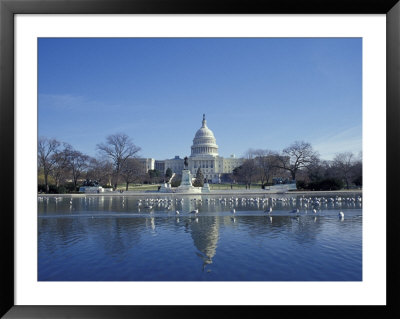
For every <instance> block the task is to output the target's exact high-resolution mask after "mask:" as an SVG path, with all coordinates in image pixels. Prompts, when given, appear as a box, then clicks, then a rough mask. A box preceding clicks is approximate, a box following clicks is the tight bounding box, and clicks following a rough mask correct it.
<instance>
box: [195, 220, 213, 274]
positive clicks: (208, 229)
mask: <svg viewBox="0 0 400 319" xmlns="http://www.w3.org/2000/svg"><path fill="white" fill-rule="evenodd" d="M196 219H197V222H195V223H191V224H190V233H191V236H192V239H193V243H194V245H195V246H196V248H197V249H198V250H199V251H200V252H201V254H198V256H200V257H201V258H202V260H203V270H204V268H205V266H206V265H208V264H211V263H212V258H213V257H214V256H215V254H216V251H217V243H218V228H219V226H218V219H217V218H216V217H215V216H205V217H203V218H201V219H200V221H199V218H196Z"/></svg>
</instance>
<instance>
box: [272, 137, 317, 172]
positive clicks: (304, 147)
mask: <svg viewBox="0 0 400 319" xmlns="http://www.w3.org/2000/svg"><path fill="white" fill-rule="evenodd" d="M318 158H319V155H318V153H317V152H315V151H314V150H313V148H312V146H311V144H310V143H306V142H303V141H296V142H294V143H293V144H292V145H290V146H289V147H287V148H285V149H284V150H283V151H282V154H281V155H280V156H278V157H277V159H278V160H279V164H278V166H279V167H280V168H282V169H284V170H287V171H289V172H290V174H291V177H292V179H293V180H295V179H296V174H297V172H298V171H299V170H300V169H302V168H306V167H308V166H309V165H311V164H312V163H314V162H315V161H317V160H318Z"/></svg>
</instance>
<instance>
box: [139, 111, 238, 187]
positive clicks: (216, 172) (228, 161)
mask: <svg viewBox="0 0 400 319" xmlns="http://www.w3.org/2000/svg"><path fill="white" fill-rule="evenodd" d="M145 160H146V164H147V163H151V165H153V166H152V167H153V168H149V169H154V167H155V166H156V169H160V170H161V169H163V170H164V171H163V173H164V174H165V172H166V171H167V169H168V168H170V169H171V170H172V172H173V173H176V174H182V170H183V169H184V159H183V158H180V157H179V156H175V158H173V159H166V160H163V161H162V160H154V159H151V160H152V161H150V162H149V161H148V160H150V159H145ZM243 162H244V159H243V158H236V157H235V156H234V155H231V157H228V158H223V157H221V156H219V155H218V145H217V143H216V139H215V136H214V133H213V132H212V131H211V130H210V129H209V128H208V127H207V121H206V118H205V115H204V114H203V121H202V125H201V127H200V128H199V129H198V130H197V132H196V134H195V136H194V139H193V144H192V146H191V154H190V157H188V164H189V166H188V169H189V170H190V173H191V174H192V175H193V176H196V173H197V170H198V168H201V171H202V172H203V175H204V178H205V179H206V180H207V182H211V183H219V182H220V177H221V174H230V173H232V171H233V170H234V169H235V167H238V166H240V165H242V164H243Z"/></svg>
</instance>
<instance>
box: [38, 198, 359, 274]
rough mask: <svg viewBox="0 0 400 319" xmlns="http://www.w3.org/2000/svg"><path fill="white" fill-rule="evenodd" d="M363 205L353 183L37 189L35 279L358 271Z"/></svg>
mask: <svg viewBox="0 0 400 319" xmlns="http://www.w3.org/2000/svg"><path fill="white" fill-rule="evenodd" d="M146 199H147V201H146ZM150 199H153V200H150ZM146 206H152V207H151V208H150V207H146ZM361 206H362V205H361V195H360V194H349V193H347V194H338V195H327V196H325V197H322V196H318V197H316V196H309V195H305V196H303V195H297V196H295V195H293V194H288V195H255V196H243V195H240V196H237V195H235V196H232V195H224V196H211V195H210V196H205V195H201V196H200V195H197V196H179V195H165V196H160V195H149V196H143V197H139V196H110V195H104V196H101V195H99V196H98V195H86V196H83V195H82V196H75V197H71V196H58V197H57V196H39V197H38V280H40V281H360V280H362V208H361ZM270 207H272V212H271V213H269V209H270ZM194 209H198V213H197V214H195V213H190V212H191V211H193V210H194ZM233 209H235V212H233V211H232V210H233ZM296 209H299V212H297V211H296V212H293V210H296ZM313 209H315V212H314V211H313ZM176 210H178V211H179V215H177V214H176ZM339 211H342V212H343V213H344V218H340V217H339V216H338V213H339Z"/></svg>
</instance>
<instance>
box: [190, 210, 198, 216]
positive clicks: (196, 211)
mask: <svg viewBox="0 0 400 319" xmlns="http://www.w3.org/2000/svg"><path fill="white" fill-rule="evenodd" d="M190 213H191V214H195V215H196V214H198V213H199V210H198V209H195V210H192V211H191V212H190Z"/></svg>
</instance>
